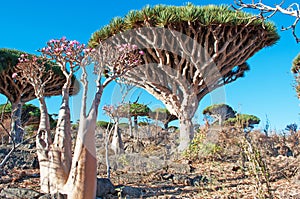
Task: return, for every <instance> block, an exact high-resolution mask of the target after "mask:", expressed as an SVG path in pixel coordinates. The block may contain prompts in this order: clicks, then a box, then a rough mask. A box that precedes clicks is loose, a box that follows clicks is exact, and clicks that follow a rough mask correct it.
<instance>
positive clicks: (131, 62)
mask: <svg viewBox="0 0 300 199" xmlns="http://www.w3.org/2000/svg"><path fill="white" fill-rule="evenodd" d="M142 55H144V52H143V51H141V50H138V48H137V45H131V44H122V45H117V46H115V47H113V46H111V45H109V44H107V43H102V44H100V46H99V47H98V49H97V50H94V51H93V52H92V53H91V56H92V60H94V61H95V62H96V63H95V67H94V73H95V74H97V75H98V77H99V79H98V80H99V81H98V82H100V81H101V76H102V75H104V76H105V77H106V81H105V82H104V83H103V84H102V86H103V88H105V87H106V86H107V85H108V84H109V83H110V82H111V81H112V80H116V79H118V78H120V77H121V76H122V75H124V74H125V73H126V72H127V71H129V70H130V69H132V68H134V67H135V66H138V65H139V64H141V63H142V59H141V56H142ZM98 86H99V85H98Z"/></svg>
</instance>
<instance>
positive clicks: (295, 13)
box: [234, 0, 300, 43]
mask: <svg viewBox="0 0 300 199" xmlns="http://www.w3.org/2000/svg"><path fill="white" fill-rule="evenodd" d="M234 2H235V4H236V5H237V6H239V8H235V9H236V10H242V9H245V8H250V9H255V10H259V12H260V13H259V14H258V15H257V17H258V18H260V19H262V20H266V19H269V18H271V17H273V16H274V15H275V14H276V13H278V12H280V13H282V14H284V15H289V16H292V17H295V21H294V22H293V24H292V25H290V26H288V27H282V28H281V30H283V31H285V30H292V34H293V36H294V37H295V39H296V42H297V43H299V42H300V38H299V37H298V36H297V34H296V26H297V24H298V23H299V21H300V6H299V4H298V3H292V4H291V5H289V6H288V7H287V8H283V7H282V5H283V3H284V0H283V1H282V2H281V3H280V4H278V5H275V6H274V7H271V6H268V5H265V4H263V3H262V0H259V2H257V3H255V1H254V0H252V3H244V2H243V1H242V0H234Z"/></svg>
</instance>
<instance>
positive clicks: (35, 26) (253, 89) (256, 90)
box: [0, 0, 300, 130]
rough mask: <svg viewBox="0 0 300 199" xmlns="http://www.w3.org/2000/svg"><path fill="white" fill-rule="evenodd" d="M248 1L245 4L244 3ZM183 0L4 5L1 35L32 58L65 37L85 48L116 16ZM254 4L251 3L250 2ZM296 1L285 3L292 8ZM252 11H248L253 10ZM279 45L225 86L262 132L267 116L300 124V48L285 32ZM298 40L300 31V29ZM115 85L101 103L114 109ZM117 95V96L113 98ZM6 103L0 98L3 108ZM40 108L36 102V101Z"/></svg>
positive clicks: (208, 0)
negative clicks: (298, 83)
mask: <svg viewBox="0 0 300 199" xmlns="http://www.w3.org/2000/svg"><path fill="white" fill-rule="evenodd" d="M245 1H246V0H245ZM186 2H187V1H185V0H183V1H182V0H173V1H167V0H151V1H146V0H130V1H124V0H123V1H121V0H112V1H100V0H84V1H79V0H51V1H50V0H45V1H40V0H39V1H38V0H28V1H21V0H15V1H2V2H1V11H0V21H1V23H0V24H1V29H0V30H1V31H0V48H14V49H18V50H22V51H26V52H28V53H37V52H36V50H37V49H39V48H42V47H44V46H45V43H46V42H47V41H48V40H50V39H52V38H60V37H62V36H66V37H67V38H68V39H76V40H78V41H80V42H82V43H87V41H88V40H89V38H90V36H91V34H92V33H93V32H95V31H96V30H98V29H100V28H101V27H102V26H104V25H106V24H108V23H109V21H110V20H111V19H112V18H113V17H115V16H124V15H125V14H126V13H128V11H130V10H132V9H141V8H142V7H144V6H145V5H148V4H150V5H155V4H171V5H184V4H186ZM189 2H192V3H193V4H196V5H206V4H233V2H234V1H233V0H190V1H189ZM248 2H250V0H248ZM263 2H265V4H269V5H274V4H275V3H276V2H278V3H280V1H277V0H276V1H274V0H265V1H263ZM292 2H296V1H294V0H286V1H285V5H289V4H290V3H292ZM249 12H250V11H249ZM292 20H293V18H291V17H287V16H283V15H280V14H279V15H276V16H275V17H273V18H272V21H274V22H275V23H276V24H277V25H278V27H279V28H281V26H282V25H285V26H288V25H290V24H291V23H292V22H293V21H292ZM279 33H280V35H281V39H280V41H279V42H278V43H277V44H276V45H274V46H272V47H269V48H266V49H263V50H261V51H260V52H258V53H257V54H255V55H254V56H253V57H252V58H251V59H250V60H249V61H248V63H249V64H250V67H251V70H250V71H249V72H247V74H246V76H245V77H244V78H242V79H238V80H237V81H236V82H234V83H231V84H230V85H226V86H225V87H224V88H223V90H222V92H219V94H220V93H221V94H222V95H223V94H224V95H225V98H224V100H222V102H225V103H227V104H229V105H230V106H232V107H233V108H234V109H235V110H237V111H239V112H241V113H247V114H254V115H257V116H258V117H260V118H261V120H262V121H261V123H260V127H263V126H264V124H265V122H266V115H267V117H268V119H269V121H270V124H271V128H272V129H277V130H280V129H284V128H285V126H286V125H287V124H290V123H294V122H295V123H297V124H298V125H300V117H299V113H300V108H299V100H298V99H297V97H296V93H295V91H294V88H293V81H294V79H293V75H292V74H291V72H290V68H291V65H292V60H293V59H294V58H295V57H296V55H297V54H298V53H299V52H300V51H299V49H300V44H296V42H295V40H294V38H293V37H292V34H291V32H290V31H286V32H281V31H279ZM298 33H299V36H300V28H299V27H298ZM114 89H115V85H111V86H110V88H109V89H108V90H107V91H106V92H105V94H104V96H103V100H102V105H103V104H110V103H111V101H113V102H114V100H116V99H118V97H116V96H117V95H116V93H118V92H112V91H113V90H114ZM113 93H114V94H113ZM139 94H140V90H135V91H134V94H133V97H132V98H131V100H135V99H136V96H137V95H139ZM217 95H218V92H217V94H215V95H207V96H206V97H205V98H204V99H203V100H202V101H201V103H200V107H199V110H198V112H197V113H196V120H197V121H199V122H201V121H202V114H201V112H202V110H203V108H205V107H206V106H208V105H210V104H211V103H213V102H215V101H214V99H215V96H217ZM77 100H78V99H76V98H74V99H73V102H72V103H73V104H72V105H71V108H72V110H73V115H72V117H73V120H76V117H77V112H78V110H79V107H78V106H77V104H76V101H77ZM5 102H6V98H4V97H3V96H0V103H5ZM47 102H48V108H49V113H55V112H57V111H58V109H59V105H60V97H53V98H49V99H47ZM140 102H143V103H146V104H149V106H150V107H151V108H154V107H158V106H162V104H161V103H160V102H158V101H156V100H155V99H154V98H153V97H151V96H150V95H149V94H147V93H145V92H143V93H142V94H141V100H140ZM33 103H34V104H36V105H37V103H36V101H33ZM99 115H100V116H99V119H103V116H102V115H103V112H102V111H101V110H100V111H99Z"/></svg>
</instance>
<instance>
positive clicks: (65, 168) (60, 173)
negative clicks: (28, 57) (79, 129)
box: [51, 89, 72, 192]
mask: <svg viewBox="0 0 300 199" xmlns="http://www.w3.org/2000/svg"><path fill="white" fill-rule="evenodd" d="M52 148H53V153H52V155H53V157H52V158H53V161H52V166H51V168H52V167H53V168H54V169H55V171H56V172H55V173H52V175H51V178H52V179H55V180H54V181H55V184H56V186H57V188H56V190H53V192H57V190H58V189H59V188H60V187H62V186H63V185H64V184H65V183H66V181H67V179H68V176H69V173H70V169H71V163H72V137H71V122H70V107H69V94H68V91H66V90H64V89H63V100H62V104H61V107H60V110H59V115H58V121H57V126H56V132H55V137H54V140H53V146H52Z"/></svg>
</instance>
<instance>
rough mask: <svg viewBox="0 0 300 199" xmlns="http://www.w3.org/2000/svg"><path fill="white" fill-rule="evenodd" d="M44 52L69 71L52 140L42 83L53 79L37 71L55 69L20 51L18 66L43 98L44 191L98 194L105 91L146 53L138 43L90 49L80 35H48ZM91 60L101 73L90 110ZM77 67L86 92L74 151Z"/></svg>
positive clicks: (40, 151)
mask: <svg viewBox="0 0 300 199" xmlns="http://www.w3.org/2000/svg"><path fill="white" fill-rule="evenodd" d="M41 52H42V53H43V54H44V56H45V57H47V58H48V59H51V60H53V61H54V62H55V63H57V64H58V65H59V67H60V69H61V71H62V72H63V74H64V76H65V81H64V82H63V87H62V89H61V94H62V103H61V107H60V110H59V115H58V122H57V126H56V132H55V136H54V139H53V140H52V139H51V136H50V134H49V117H48V114H47V105H46V103H45V100H44V93H45V92H44V89H45V85H46V84H47V81H48V80H49V79H45V80H40V78H38V77H39V76H43V74H44V73H49V74H50V75H51V74H53V72H51V71H46V69H45V68H44V67H42V66H43V62H45V61H46V60H45V59H38V58H36V57H32V58H30V57H27V56H26V55H23V56H22V55H21V58H20V63H19V64H18V68H19V71H18V72H19V73H21V75H20V77H19V78H18V79H17V80H18V81H20V82H25V83H29V84H31V85H32V86H33V88H34V93H35V95H36V97H37V98H38V100H39V102H40V112H41V119H40V125H39V130H38V133H37V137H36V143H37V152H38V157H39V163H40V172H41V174H40V181H41V191H42V192H46V193H51V194H55V193H61V194H66V195H67V198H70V199H72V198H79V199H81V198H82V199H83V198H95V195H96V174H97V170H96V169H97V161H96V146H95V130H96V123H97V116H98V107H99V104H100V100H101V97H102V93H103V90H104V89H105V88H106V87H107V85H109V83H111V82H112V81H113V80H115V79H118V78H120V77H121V76H122V75H124V74H125V73H126V72H127V71H128V70H130V69H131V68H132V67H135V66H137V65H139V64H140V62H141V61H140V56H141V54H142V53H139V51H137V46H136V45H135V46H134V45H129V44H126V45H122V46H115V47H113V46H111V45H108V44H106V43H105V42H103V43H102V44H101V45H100V46H99V47H98V48H97V49H90V48H86V47H85V45H84V44H80V43H79V42H78V41H75V40H73V41H69V40H67V39H66V38H65V37H63V38H61V39H53V40H50V41H49V42H48V43H47V46H46V47H44V48H42V49H41ZM91 64H94V73H95V74H96V75H97V76H98V78H97V81H96V91H95V95H94V99H93V103H92V105H91V107H90V109H89V111H88V112H87V108H88V107H87V93H88V73H87V68H86V67H88V66H89V65H91ZM79 69H81V70H82V77H81V82H82V87H83V95H82V106H81V113H80V120H79V126H78V133H77V138H76V145H75V149H74V154H73V155H72V150H71V146H72V140H71V134H70V127H71V126H70V108H69V95H70V88H71V79H72V78H73V76H74V74H75V72H76V71H78V70H79ZM104 77H105V78H104ZM102 80H103V81H102Z"/></svg>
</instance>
